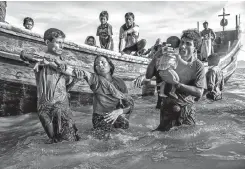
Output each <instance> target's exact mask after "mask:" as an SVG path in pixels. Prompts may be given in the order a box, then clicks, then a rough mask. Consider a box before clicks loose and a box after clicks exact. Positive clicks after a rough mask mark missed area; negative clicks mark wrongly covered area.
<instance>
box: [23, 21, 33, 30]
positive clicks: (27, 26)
mask: <svg viewBox="0 0 245 169" xmlns="http://www.w3.org/2000/svg"><path fill="white" fill-rule="evenodd" d="M24 26H25V28H26V29H29V30H31V29H32V28H33V23H32V22H31V21H28V22H26V23H25V25H24Z"/></svg>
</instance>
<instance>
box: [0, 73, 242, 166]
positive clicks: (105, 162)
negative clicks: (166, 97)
mask: <svg viewBox="0 0 245 169" xmlns="http://www.w3.org/2000/svg"><path fill="white" fill-rule="evenodd" d="M243 74H244V73H243V72H240V71H239V70H238V71H237V73H236V75H235V76H233V78H232V79H231V80H230V81H229V83H228V84H227V86H226V89H225V90H226V91H225V93H224V99H223V100H222V101H218V102H211V101H207V100H202V101H201V102H200V103H199V104H198V105H197V125H196V126H182V127H178V128H173V129H172V130H170V131H169V132H154V133H152V132H150V131H151V130H152V129H154V128H155V127H156V126H157V125H158V123H159V120H158V119H159V112H158V111H156V110H155V109H154V107H155V97H147V98H138V99H137V100H136V107H135V111H134V112H133V114H132V116H131V119H130V124H131V126H130V129H128V130H126V131H121V130H118V131H116V132H115V133H113V134H112V139H110V140H109V141H101V140H97V139H94V138H93V137H92V136H91V133H90V129H91V128H92V124H91V118H92V113H91V112H92V107H91V106H87V107H83V108H80V109H78V110H76V112H74V116H75V120H76V123H77V126H78V128H79V130H80V135H81V136H82V140H81V141H78V142H63V143H58V144H45V142H46V141H47V136H46V134H45V133H44V131H43V129H42V127H41V124H40V122H39V120H38V118H37V115H36V114H26V115H22V116H15V117H7V118H0V168H1V169H15V168H16V169H17V168H18V169H19V168H24V169H27V168H30V169H32V168H33V169H37V168H38V169H39V168H40V169H61V168H62V169H63V168H64V169H114V168H118V169H163V168H166V169H215V168H217V169H244V168H245V104H244V101H245V83H244V80H245V77H244V76H245V75H243Z"/></svg>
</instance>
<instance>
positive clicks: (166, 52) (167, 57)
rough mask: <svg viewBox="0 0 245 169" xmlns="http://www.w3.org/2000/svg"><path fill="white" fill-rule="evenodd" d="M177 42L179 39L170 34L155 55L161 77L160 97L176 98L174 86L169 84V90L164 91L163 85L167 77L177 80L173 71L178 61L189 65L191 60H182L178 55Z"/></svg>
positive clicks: (178, 42)
mask: <svg viewBox="0 0 245 169" xmlns="http://www.w3.org/2000/svg"><path fill="white" fill-rule="evenodd" d="M179 44H180V39H179V38H178V37H177V36H171V37H169V38H168V39H167V41H166V46H163V47H162V48H161V49H160V50H159V51H158V52H157V53H156V55H155V57H157V58H158V62H157V70H158V72H159V75H160V77H161V79H162V82H161V83H160V84H159V85H160V93H159V96H160V97H172V98H175V99H178V96H177V95H176V94H175V90H176V88H175V86H174V85H171V88H170V90H168V91H166V93H165V86H166V82H165V80H167V79H168V78H171V79H175V81H179V80H180V79H179V76H178V74H177V73H176V72H175V69H176V68H177V66H178V64H179V62H180V63H181V64H184V65H189V66H191V62H186V61H184V60H183V59H182V58H181V56H180V55H179Z"/></svg>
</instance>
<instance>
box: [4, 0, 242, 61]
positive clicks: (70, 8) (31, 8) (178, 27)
mask: <svg viewBox="0 0 245 169" xmlns="http://www.w3.org/2000/svg"><path fill="white" fill-rule="evenodd" d="M223 7H225V8H226V13H229V14H231V15H230V16H228V17H227V19H228V26H227V27H226V29H227V30H228V29H235V15H236V14H240V15H241V22H242V23H245V10H244V9H245V1H197V2H195V1H154V2H151V1H143V2H142V1H124V2H120V1H97V2H95V1H74V2H68V1H62V2H60V1H8V2H7V14H6V21H7V22H8V23H9V24H12V25H14V26H18V27H23V19H24V18H25V17H31V18H33V19H34V22H35V25H34V28H33V30H32V31H33V32H36V33H39V34H41V35H43V33H44V31H45V30H46V29H48V28H51V27H54V28H59V29H61V30H62V31H63V32H64V33H65V34H66V37H67V38H66V39H67V40H68V41H72V42H74V43H77V44H83V43H84V41H85V39H86V37H87V36H89V35H93V36H95V35H96V30H97V27H98V26H99V25H100V21H99V14H100V12H101V11H103V10H106V11H108V13H109V20H108V23H110V24H111V25H112V27H113V39H114V43H115V45H114V46H115V47H116V49H115V50H116V51H117V50H118V41H119V36H118V35H119V29H120V26H122V25H123V24H124V23H125V21H124V15H125V13H127V12H133V13H134V15H135V23H136V24H138V25H139V27H140V38H143V39H146V40H147V46H146V48H149V47H151V46H152V45H154V43H155V41H156V39H157V38H161V39H162V40H163V41H165V40H166V38H167V37H169V36H171V35H177V36H180V35H181V32H182V31H183V30H184V29H189V28H197V21H199V22H200V29H203V27H202V23H203V22H204V21H208V22H209V27H210V28H212V29H214V30H215V31H220V30H222V27H221V26H220V19H221V17H218V15H219V14H222V12H223V10H222V8H223ZM243 31H244V33H245V29H244V28H243ZM244 33H243V37H244V38H243V42H245V34H244ZM96 40H97V45H98V43H99V41H98V37H96ZM243 44H244V45H245V43H243ZM243 49H244V52H241V53H242V54H241V55H239V57H238V59H239V60H245V47H243ZM242 55H244V58H243V57H242Z"/></svg>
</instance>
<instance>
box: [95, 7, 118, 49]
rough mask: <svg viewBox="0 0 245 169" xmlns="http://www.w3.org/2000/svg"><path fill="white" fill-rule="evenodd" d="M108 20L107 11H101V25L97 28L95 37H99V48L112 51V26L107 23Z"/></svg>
mask: <svg viewBox="0 0 245 169" xmlns="http://www.w3.org/2000/svg"><path fill="white" fill-rule="evenodd" d="M108 19H109V14H108V12H107V11H102V12H101V13H100V23H101V25H100V26H99V27H98V28H97V34H96V35H97V36H99V40H100V46H101V48H103V49H108V50H112V51H113V48H114V44H113V39H112V35H113V33H112V26H111V25H110V24H109V23H107V21H108Z"/></svg>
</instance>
